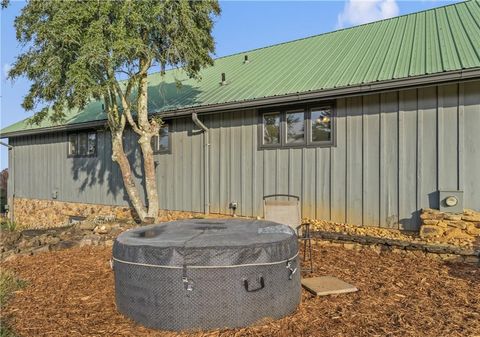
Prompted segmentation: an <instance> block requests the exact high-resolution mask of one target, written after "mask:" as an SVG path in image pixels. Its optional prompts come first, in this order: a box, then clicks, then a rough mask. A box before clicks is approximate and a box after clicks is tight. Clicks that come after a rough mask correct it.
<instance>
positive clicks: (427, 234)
mask: <svg viewBox="0 0 480 337" xmlns="http://www.w3.org/2000/svg"><path fill="white" fill-rule="evenodd" d="M420 218H421V219H422V226H421V227H420V237H421V238H423V239H427V240H429V241H433V242H439V243H448V244H457V245H458V244H460V245H466V244H469V245H473V246H478V245H480V212H476V211H473V210H470V209H466V210H464V212H463V213H445V212H440V211H439V210H436V209H430V208H426V209H423V210H422V214H421V215H420Z"/></svg>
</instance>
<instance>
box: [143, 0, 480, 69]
mask: <svg viewBox="0 0 480 337" xmlns="http://www.w3.org/2000/svg"><path fill="white" fill-rule="evenodd" d="M467 2H478V0H465V1H458V2H454V3H451V4H447V5H443V6H438V7H434V8H429V9H424V10H421V11H418V12H413V13H407V14H402V15H398V16H394V17H391V18H386V19H381V20H377V21H372V22H367V23H362V24H360V25H356V26H351V27H346V28H340V29H336V30H331V31H328V32H323V33H319V34H314V35H309V36H305V37H300V38H298V39H293V40H289V41H284V42H279V43H274V44H271V45H268V46H263V47H258V48H253V49H249V50H244V51H239V52H236V53H233V54H229V55H224V56H219V57H217V58H214V59H213V60H214V61H217V60H220V59H224V58H227V57H233V56H237V55H242V54H245V53H250V52H254V51H257V50H262V49H267V48H272V47H277V46H281V45H285V44H289V43H293V42H298V41H302V40H308V39H313V38H316V37H320V36H324V35H328V34H333V33H337V32H341V31H346V30H350V29H356V28H360V27H365V26H368V25H374V24H377V23H380V22H384V21H389V20H395V19H399V18H402V17H406V16H410V15H417V14H420V13H425V12H430V11H435V10H437V9H440V8H446V7H450V6H457V5H459V4H464V3H467ZM181 69H182V67H173V68H171V69H168V70H166V72H170V71H173V70H181ZM160 72H161V71H160V70H159V71H155V72H152V73H150V74H149V75H154V74H158V73H160Z"/></svg>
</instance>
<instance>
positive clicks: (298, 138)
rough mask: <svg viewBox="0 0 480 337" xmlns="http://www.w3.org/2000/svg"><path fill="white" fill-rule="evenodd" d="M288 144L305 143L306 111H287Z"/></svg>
mask: <svg viewBox="0 0 480 337" xmlns="http://www.w3.org/2000/svg"><path fill="white" fill-rule="evenodd" d="M286 116H287V118H286V121H287V144H303V143H305V112H304V111H296V112H287V113H286Z"/></svg>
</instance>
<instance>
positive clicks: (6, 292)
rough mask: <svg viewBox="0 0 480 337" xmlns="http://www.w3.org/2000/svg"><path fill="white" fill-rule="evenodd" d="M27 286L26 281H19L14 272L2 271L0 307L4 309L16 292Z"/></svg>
mask: <svg viewBox="0 0 480 337" xmlns="http://www.w3.org/2000/svg"><path fill="white" fill-rule="evenodd" d="M25 285H26V283H25V281H24V280H20V279H18V278H17V277H16V276H15V274H14V273H13V272H11V271H9V270H0V307H3V305H4V304H5V302H6V301H7V300H8V298H9V297H10V296H11V295H12V293H13V292H14V291H16V290H18V289H21V288H23V287H25Z"/></svg>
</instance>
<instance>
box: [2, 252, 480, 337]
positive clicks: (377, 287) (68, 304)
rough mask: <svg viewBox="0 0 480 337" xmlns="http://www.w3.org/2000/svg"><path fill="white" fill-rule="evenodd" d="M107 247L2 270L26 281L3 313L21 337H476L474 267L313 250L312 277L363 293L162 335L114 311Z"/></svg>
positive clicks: (19, 262)
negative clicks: (241, 324) (243, 323)
mask: <svg viewBox="0 0 480 337" xmlns="http://www.w3.org/2000/svg"><path fill="white" fill-rule="evenodd" d="M110 256H111V249H110V248H104V247H84V248H74V249H69V250H64V251H57V252H50V253H43V254H39V255H35V256H31V257H19V258H17V259H15V260H12V261H8V262H6V263H3V264H2V266H1V267H2V268H8V269H10V270H13V271H15V272H16V273H17V274H18V275H19V276H20V277H21V278H23V279H25V280H26V281H27V282H28V285H27V287H26V288H24V289H23V290H21V291H19V292H17V293H16V294H15V296H14V297H13V298H12V299H11V300H10V301H9V302H8V303H7V306H6V307H5V308H4V309H3V313H2V315H3V316H4V317H7V319H8V321H9V322H10V324H11V326H12V328H13V330H14V331H15V332H16V333H17V334H18V336H55V337H57V336H167V337H171V336H435V337H437V336H444V337H445V336H478V335H480V269H479V268H478V267H477V266H474V265H464V264H445V263H443V262H440V261H435V260H431V259H426V258H415V257H410V256H409V257H403V256H402V255H400V254H396V253H389V252H386V253H382V254H381V255H378V254H377V253H375V252H373V251H370V250H362V251H352V250H345V249H343V248H337V247H320V246H315V257H316V260H315V267H316V268H315V273H314V275H332V276H336V277H339V278H341V279H343V280H344V281H346V282H349V283H352V284H354V285H356V286H357V287H358V288H359V289H360V291H359V292H357V293H352V294H344V295H339V296H330V297H319V298H314V297H312V296H311V295H310V294H309V293H307V292H305V291H304V293H303V298H302V303H301V305H300V307H299V308H298V310H297V311H296V312H295V313H294V314H293V315H291V316H290V317H286V318H284V319H281V320H278V321H272V322H270V323H267V324H264V325H261V326H255V327H250V328H245V329H234V330H217V331H210V332H206V333H200V332H199V333H196V334H187V333H183V334H176V333H170V332H159V331H153V330H149V329H146V328H143V327H141V326H139V325H136V324H135V323H133V322H132V321H130V320H129V319H127V318H125V317H123V316H122V315H121V314H119V313H118V312H117V311H116V310H115V303H114V288H113V273H112V271H111V270H110V267H109V263H108V261H109V259H110Z"/></svg>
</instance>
